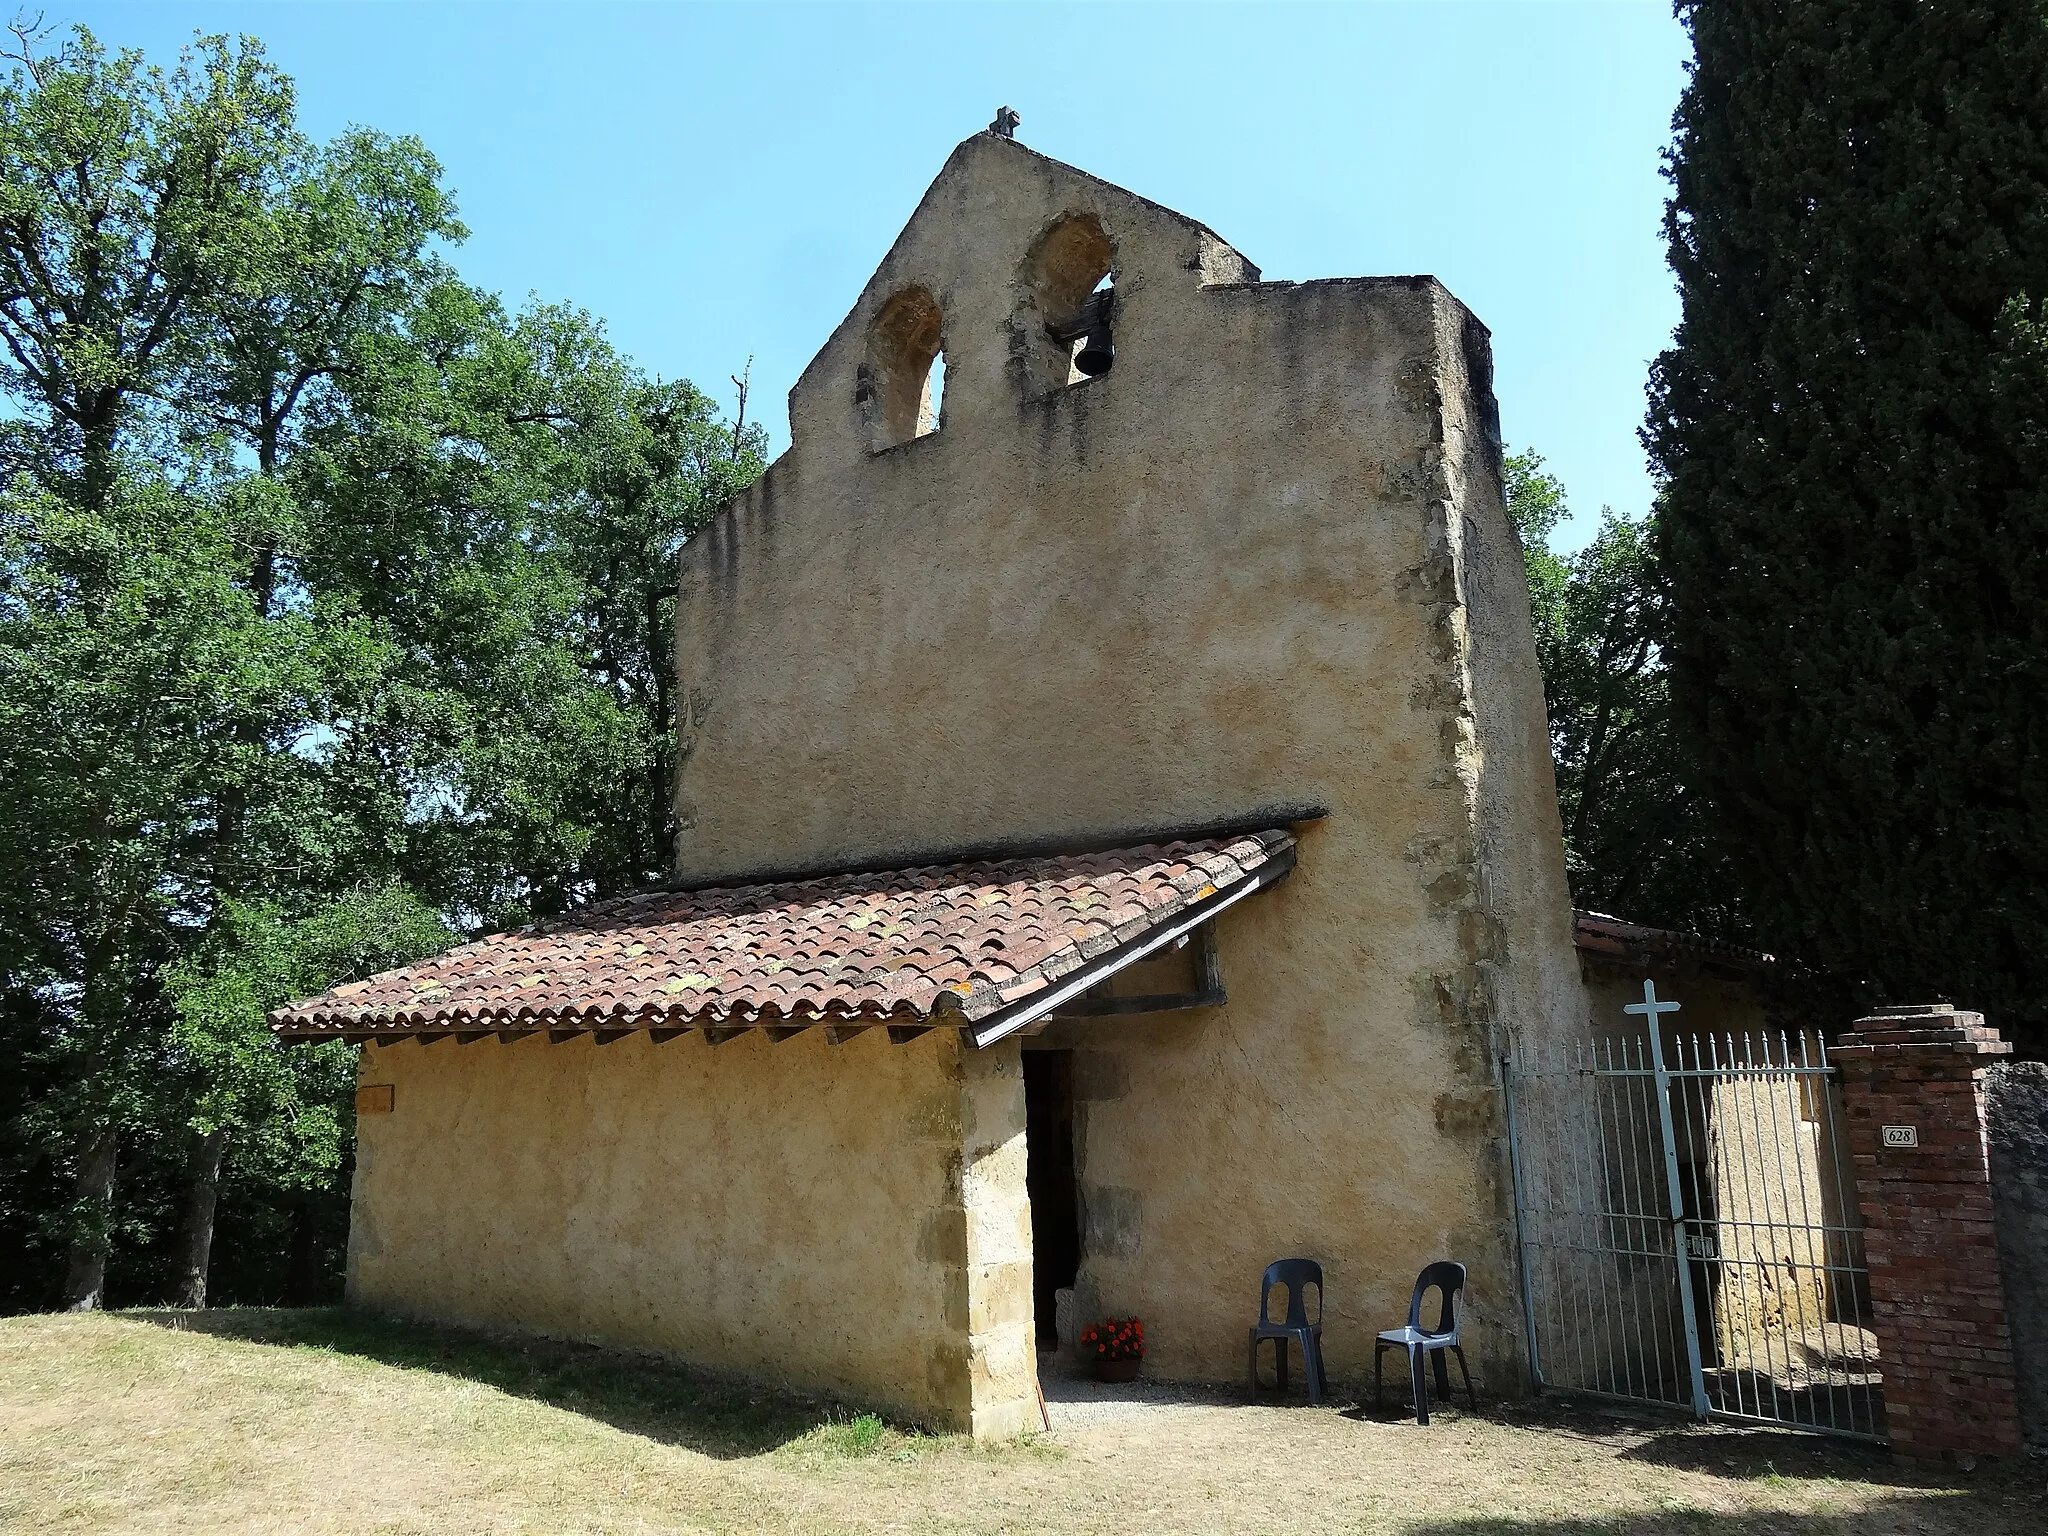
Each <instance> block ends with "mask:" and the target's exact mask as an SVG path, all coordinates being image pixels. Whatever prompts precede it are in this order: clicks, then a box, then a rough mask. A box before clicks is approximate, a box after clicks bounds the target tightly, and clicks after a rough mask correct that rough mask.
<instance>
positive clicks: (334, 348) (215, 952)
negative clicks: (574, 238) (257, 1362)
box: [0, 29, 765, 1305]
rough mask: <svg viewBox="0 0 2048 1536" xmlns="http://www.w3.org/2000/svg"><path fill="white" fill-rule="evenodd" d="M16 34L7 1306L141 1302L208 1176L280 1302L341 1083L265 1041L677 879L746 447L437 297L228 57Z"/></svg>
mask: <svg viewBox="0 0 2048 1536" xmlns="http://www.w3.org/2000/svg"><path fill="white" fill-rule="evenodd" d="M17 37H18V39H19V42H20V47H19V48H18V49H17V50H16V51H15V52H14V54H13V55H12V56H13V57H14V60H15V66H16V67H15V69H14V72H13V75H12V77H11V79H10V80H9V81H8V82H6V84H5V85H4V86H0V391H4V393H5V397H6V400H7V402H8V410H7V411H6V412H5V413H0V414H4V417H5V419H4V421H0V474H4V476H5V478H4V480H0V782H5V783H6V784H7V785H8V787H9V793H8V795H6V796H4V797H0V1052H4V1053H5V1055H4V1058H0V1083H5V1084H7V1085H8V1089H7V1091H6V1092H5V1093H0V1113H4V1114H5V1116H6V1120H5V1129H4V1140H0V1224H4V1227H5V1233H4V1234H0V1304H15V1305H19V1304H23V1303H24V1302H30V1301H35V1300H39V1299H48V1297H49V1296H50V1295H51V1283H52V1282H51V1278H50V1270H49V1266H50V1264H51V1263H52V1262H53V1260H54V1256H55V1255H56V1254H58V1253H59V1252H62V1251H66V1250H68V1254H69V1266H70V1269H69V1274H68V1277H67V1279H66V1281H65V1287H66V1295H67V1296H78V1297H84V1296H87V1295H89V1294H90V1293H91V1292H92V1291H93V1289H94V1287H95V1286H96V1285H97V1281H96V1279H95V1278H94V1276H95V1275H96V1274H97V1273H98V1270H99V1268H100V1267H101V1266H103V1264H104V1260H105V1257H106V1255H107V1253H108V1252H109V1250H110V1249H113V1250H116V1251H118V1252H119V1253H121V1254H124V1255H125V1261H124V1262H125V1263H126V1266H127V1269H128V1271H129V1274H130V1277H131V1278H129V1279H127V1280H124V1281H121V1282H120V1283H121V1284H124V1285H129V1286H132V1287H133V1289H132V1290H131V1291H129V1292H127V1294H134V1295H138V1296H142V1297H147V1296H150V1295H151V1294H152V1290H151V1288H152V1287H154V1286H157V1285H158V1281H157V1280H155V1279H153V1278H151V1276H152V1274H153V1272H154V1270H155V1269H156V1268H158V1267H161V1266H165V1265H168V1266H170V1267H172V1268H174V1269H175V1268H176V1266H177V1264H178V1263H180V1262H182V1260H180V1259H179V1258H178V1256H177V1255H176V1254H174V1253H172V1252H171V1251H170V1247H169V1246H167V1245H170V1244H171V1238H170V1236H169V1234H170V1232H171V1231H172V1229H173V1228H175V1227H177V1226H178V1224H179V1221H180V1220H181V1219H183V1220H184V1221H185V1222H186V1224H187V1226H191V1224H192V1223H193V1222H194V1221H198V1222H199V1224H200V1226H201V1227H203V1226H204V1221H203V1220H201V1218H200V1217H195V1216H191V1215H190V1214H189V1213H190V1212H202V1213H203V1209H204V1208H210V1202H208V1201H201V1200H199V1199H198V1196H197V1194H196V1193H194V1192H195V1191H199V1190H201V1189H202V1187H208V1176H207V1174H206V1172H205V1169H206V1166H207V1163H208V1160H209V1159H210V1158H215V1157H217V1156H218V1155H220V1151H221V1149H222V1148H223V1147H224V1148H225V1157H226V1163H225V1166H224V1168H223V1171H222V1173H221V1179H222V1184H221V1188H222V1190H223V1191H224V1193H223V1196H222V1199H223V1202H224V1205H223V1218H222V1219H223V1221H224V1223H225V1224H226V1226H227V1228H228V1229H229V1231H230V1233H231V1234H233V1237H232V1241H231V1244H230V1246H231V1247H232V1246H234V1244H241V1245H242V1247H241V1248H240V1249H239V1250H238V1252H239V1253H240V1255H241V1256H240V1257H238V1258H237V1259H236V1265H237V1266H238V1268H237V1272H238V1273H244V1274H248V1275H254V1274H257V1273H259V1272H260V1273H261V1274H263V1275H264V1276H265V1277H266V1278H264V1279H263V1280H262V1282H261V1284H262V1286H263V1287H264V1290H263V1293H262V1297H261V1299H265V1300H274V1299H277V1287H278V1286H280V1285H283V1286H285V1288H286V1290H287V1291H288V1292H294V1293H296V1294H299V1295H301V1296H303V1295H306V1294H311V1293H312V1291H314V1290H317V1286H315V1285H313V1283H312V1281H311V1280H309V1279H308V1278H307V1272H308V1271H309V1269H310V1268H311V1267H312V1266H314V1265H315V1262H316V1258H317V1255H318V1254H320V1253H323V1252H331V1250H332V1248H333V1243H334V1233H335V1231H336V1227H337V1223H336V1220H335V1213H336V1210H337V1209H338V1205H337V1202H338V1198H339V1190H340V1185H341V1179H342V1176H343V1174H344V1172H345V1164H346V1151H347V1141H348V1132H349V1129H350V1119H349V1115H350V1110H349V1102H348V1090H349V1086H350V1071H349V1063H350V1060H351V1053H349V1052H348V1051H347V1050H346V1049H345V1048H340V1047H328V1048H322V1049H317V1050H299V1049H294V1050H290V1051H284V1050H280V1049H278V1048H277V1047H276V1045H275V1043H274V1042H273V1041H272V1040H271V1039H270V1038H269V1036H268V1034H267V1032H266V1031H265V1030H264V1028H263V1024H262V1016H263V1012H264V1010H265V1009H267V1008H269V1007H273V1006H275V1005H276V1004H278V1003H280V1002H282V1001H285V1000H286V999H287V998H288V997H291V996H295V995H303V994H306V993H311V992H315V991H318V990H320V989H321V988H323V987H325V986H327V985H329V984H330V983H332V982H334V981H337V980H341V979H345V978H346V977H348V976H351V975H355V974H359V973H361V972H363V971H364V970H366V969H376V968H378V967H381V966H384V965H387V964H390V963H394V962H396V961H399V960H402V959H405V958H409V957H412V956H415V955H419V954H424V953H427V952H429V951H431V950H434V949H437V948H439V947H441V946H442V945H443V944H445V943H446V942H448V941H449V939H450V938H451V937H452V936H453V933H454V932H455V931H457V930H467V929H475V928H480V927H485V926H500V925H504V924H508V923H513V922H517V921H522V920H524V919H525V918H527V917H530V916H532V915H534V914H537V913H545V912H551V911H556V910H560V909H561V908H563V907H565V906H567V905H569V904H570V903H572V902H574V901H578V900H582V899H586V898H588V897H590V896H593V895H598V894H602V893H606V892H610V891H616V890H619V889H622V888H626V887H630V886H633V885H637V884H641V883H645V882H647V881H650V880H652V879H654V878H657V877H658V876H659V875H660V874H661V873H663V872H664V870H665V869H666V866H667V864H668V860H669V856H670V849H671V846H672V842H673V835H674V829H673V825H672V819H671V811H670V807H669V797H668V783H669V779H670V775H671V772H672V768H673V751H674V749H673V745H672V743H673V739H674V734H675V721H674V709H675V704H674V700H673V697H672V691H671V690H672V685H671V677H672V668H671V666H670V662H669V656H668V637H669V634H670V633H671V628H672V624H673V603H674V586H673V575H672V571H673V557H674V554H675V551H676V548H677V546H678V545H679V544H680V543H681V541H682V540H683V539H684V538H686V537H687V536H688V535H689V534H690V533H692V532H694V531H695V530H696V529H697V528H698V527H701V526H702V525H703V523H704V522H705V521H706V519H707V518H708V517H709V515H710V514H711V512H712V511H713V510H714V509H715V508H716V507H717V506H718V505H719V504H721V503H722V502H723V501H725V500H726V499H728V498H729V497H730V496H731V495H732V494H733V493H735V492H736V491H738V490H739V489H741V488H742V487H744V486H745V485H746V484H747V483H748V482H749V481H750V480H751V479H752V478H753V477H754V476H755V475H757V474H758V473H759V472H760V470H761V468H762V466H763V462H764V448H765V439H764V437H763V434H762V433H761V432H760V430H759V429H758V428H744V427H742V426H741V425H739V424H738V423H730V424H729V423H726V422H724V421H722V420H720V419H719V414H718V411H717V409H716V407H715V406H714V404H713V403H712V402H711V401H710V400H709V399H708V398H706V397H705V396H704V395H702V394H700V393H699V392H698V391H697V390H695V389H694V388H692V387H691V386H690V385H689V384H687V383H683V382H675V383H664V382H661V381H658V380H652V379H649V378H647V377H646V376H645V375H643V374H642V373H640V372H639V371H638V370H637V369H635V368H634V367H633V366H632V365H631V364H630V363H629V362H628V361H627V360H626V359H624V358H622V357H620V356H619V355H618V354H617V352H616V351H615V350H614V349H613V348H612V347H611V346H610V344H609V343H608V342H607V341H606V339H605V336H604V333H603V329H602V327H601V326H600V325H599V324H598V323H597V322H596V321H595V320H593V319H592V318H591V317H590V316H588V315H587V314H585V313H583V312H582V311H580V310H577V309H574V308H572V307H568V306H560V305H538V304H536V305H533V306H531V307H529V308H528V309H527V310H525V311H524V312H522V313H520V314H517V315H511V314H508V313H507V312H506V311H505V309H504V308H503V306H502V305H500V304H499V302H498V301H497V300H496V299H495V298H493V297H491V296H490V295H488V294H484V293H480V292H478V291H477V290H475V289H473V288H470V287H468V286H466V285H465V284H463V283H462V282H461V281H460V279H459V277H458V276H457V275H456V273H455V272H454V270H453V269H452V267H451V266H450V264H449V261H448V258H447V254H446V253H447V251H448V250H449V249H450V248H451V247H452V246H453V245H454V244H455V243H457V242H459V241H460V240H461V239H462V238H463V235H464V231H463V228H462V226H461V224H460V223H459V222H458V220H457V218H456V210H455V206H454V201H453V198H452V196H451V195H450V194H449V192H448V191H447V189H446V188H445V187H444V186H443V185H442V183H441V173H440V168H439V167H438V165H436V163H435V162H434V160H433V158H432V156H431V155H430V154H428V152H427V151H426V149H425V148H424V146H422V145H421V144H419V143H418V142H417V141H415V140H410V139H403V138H392V137H388V136H385V135H380V134H377V133H374V132H372V131H369V130H367V129H352V130H350V131H349V132H347V133H345V134H343V135H342V136H341V137H339V138H338V139H336V140H335V141H333V142H332V143H330V144H327V145H315V144H313V143H311V142H310V141H308V140H307V139H305V138H304V137H303V136H302V135H301V134H300V133H299V131H298V129H297V127H296V124H295V122H294V119H293V103H292V91H291V85H290V82H289V81H287V80H285V79H284V78H283V77H282V76H280V75H278V74H277V73H276V72H275V71H274V70H272V69H271V68H270V67H269V66H268V65H267V64H266V63H265V62H264V59H263V55H262V51H261V48H260V45H258V44H256V43H254V42H253V41H250V40H247V39H244V40H242V41H241V42H239V43H237V44H230V43H229V42H227V41H226V40H224V39H219V38H200V39H198V40H197V41H195V42H194V43H193V44H192V45H191V46H190V47H189V48H188V49H187V50H186V51H185V53H184V55H183V56H182V58H181V60H180V62H179V64H178V65H177V67H175V68H173V69H170V70H168V71H165V70H159V69H157V68H154V67H152V66H150V65H149V64H147V63H146V62H145V61H144V60H142V59H141V58H140V57H139V56H138V55H135V54H133V53H121V54H116V55H111V56H110V55H108V54H107V53H106V52H105V50H103V49H102V48H101V47H100V46H99V44H98V43H97V42H96V41H94V39H93V38H92V37H91V35H90V34H89V33H87V32H85V31H84V30H83V29H78V30H76V31H75V32H74V33H73V34H72V35H71V36H70V38H69V40H68V41H66V42H64V43H63V44H62V45H61V46H59V47H58V48H57V49H56V50H55V51H54V52H48V53H45V52H43V51H42V50H41V48H40V42H41V39H39V38H37V37H35V36H33V35H23V34H21V33H17ZM742 410H744V400H743V401H742ZM15 1085H26V1086H23V1087H22V1088H21V1090H20V1091H19V1092H16V1091H15ZM115 1145H117V1146H118V1148H119V1158H118V1174H119V1181H120V1185H121V1188H122V1189H124V1190H126V1191H127V1195H126V1196H125V1197H124V1198H123V1199H120V1200H116V1199H115V1198H114V1197H113V1196H112V1195H110V1194H109V1192H108V1189H107V1187H106V1185H105V1181H104V1177H102V1174H103V1173H104V1169H105V1167H106V1166H107V1164H106V1158H105V1156H104V1155H103V1154H105V1153H106V1152H107V1149H108V1148H109V1147H110V1146H115ZM96 1169H97V1170H100V1172H99V1173H96V1172H95V1170H96ZM181 1210H185V1211H186V1212H188V1215H187V1216H186V1217H184V1218H181V1217H180V1215H179V1213H180V1211H181ZM195 1230H196V1229H195ZM7 1239H12V1240H11V1241H9V1240H7ZM179 1241H182V1242H187V1243H188V1248H189V1239H179ZM277 1241H286V1242H288V1243H289V1244H290V1245H291V1248H292V1255H293V1256H292V1259H291V1261H290V1267H291V1269H292V1270H293V1271H294V1274H293V1276H292V1277H291V1278H290V1279H288V1280H287V1279H286V1278H284V1269H283V1267H281V1266H280V1265H279V1264H276V1263H271V1262H269V1261H268V1260H265V1259H263V1258H262V1257H261V1256H260V1255H258V1254H257V1253H255V1251H254V1249H255V1248H256V1247H260V1246H261V1245H262V1244H264V1243H272V1244H273V1245H274V1244H275V1243H276V1242H277ZM198 1251H203V1249H202V1250H198ZM194 1262H195V1263H197V1262H198V1261H197V1260H195V1261H194ZM10 1266H15V1267H10ZM203 1267H204V1266H203V1263H201V1264H199V1268H200V1270H201V1272H202V1273H203ZM38 1277H40V1278H38ZM157 1294H161V1292H160V1290H159V1291H158V1292H157Z"/></svg>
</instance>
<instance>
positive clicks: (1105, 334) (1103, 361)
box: [1074, 289, 1116, 379]
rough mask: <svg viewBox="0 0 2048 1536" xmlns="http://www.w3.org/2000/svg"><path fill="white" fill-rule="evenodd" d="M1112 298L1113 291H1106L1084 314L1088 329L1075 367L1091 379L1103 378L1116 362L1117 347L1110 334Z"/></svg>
mask: <svg viewBox="0 0 2048 1536" xmlns="http://www.w3.org/2000/svg"><path fill="white" fill-rule="evenodd" d="M1111 298H1112V290H1110V289H1104V290H1103V291H1102V292H1101V293H1098V294H1096V295H1095V296H1094V297H1093V298H1091V299H1090V300H1089V301H1088V305H1087V308H1086V310H1084V312H1083V318H1084V319H1085V320H1086V321H1087V325H1088V329H1087V331H1086V332H1085V334H1084V339H1083V340H1082V342H1081V350H1080V351H1078V352H1076V353H1075V354H1074V366H1075V367H1076V368H1078V369H1080V370H1081V372H1082V373H1083V374H1084V375H1086V376H1087V377H1088V378H1091V379H1099V378H1101V377H1102V376H1103V375H1104V374H1105V373H1107V372H1109V367H1110V364H1112V363H1114V362H1115V361H1116V345H1115V343H1114V342H1112V341H1111V339H1110V334H1109V311H1110V306H1111Z"/></svg>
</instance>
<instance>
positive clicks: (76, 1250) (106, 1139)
mask: <svg viewBox="0 0 2048 1536" xmlns="http://www.w3.org/2000/svg"><path fill="white" fill-rule="evenodd" d="M120 1144H121V1138H120V1134H119V1132H117V1131H115V1130H113V1129H112V1128H111V1127H110V1128H108V1129H106V1130H100V1131H94V1132H92V1133H90V1134H89V1135H88V1136H87V1137H86V1138H85V1142H84V1145H83V1146H82V1148H81V1149H80V1154H79V1159H78V1196H77V1199H76V1201H75V1202H74V1205H73V1219H74V1220H75V1221H76V1222H77V1223H78V1230H76V1231H75V1232H74V1234H73V1236H72V1239H71V1255H70V1263H69V1264H68V1265H67V1266H66V1267H65V1271H64V1310H65V1311H67V1312H96V1311H98V1310H99V1306H100V1299H101V1295H102V1293H103V1292H104V1291H105V1290H106V1285H107V1248H108V1246H109V1242H110V1236H111V1234H110V1231H109V1228H110V1227H111V1225H112V1216H113V1204H114V1155H115V1153H116V1152H117V1151H119V1149H120Z"/></svg>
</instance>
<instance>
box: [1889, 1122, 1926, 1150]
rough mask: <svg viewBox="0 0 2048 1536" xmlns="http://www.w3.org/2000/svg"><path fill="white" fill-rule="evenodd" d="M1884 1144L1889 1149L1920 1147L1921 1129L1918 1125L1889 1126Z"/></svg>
mask: <svg viewBox="0 0 2048 1536" xmlns="http://www.w3.org/2000/svg"><path fill="white" fill-rule="evenodd" d="M1884 1144H1885V1145H1886V1146H1888V1147H1917V1146H1919V1145H1920V1128H1919V1127H1918V1126H1917V1125H1888V1126H1886V1127H1885V1128H1884Z"/></svg>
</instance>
